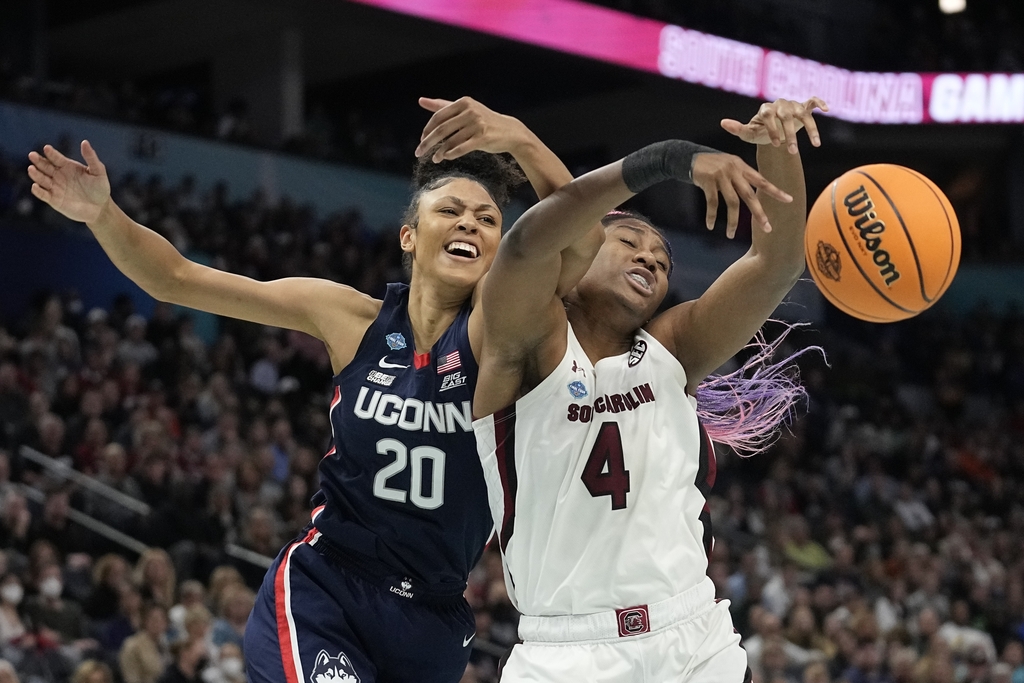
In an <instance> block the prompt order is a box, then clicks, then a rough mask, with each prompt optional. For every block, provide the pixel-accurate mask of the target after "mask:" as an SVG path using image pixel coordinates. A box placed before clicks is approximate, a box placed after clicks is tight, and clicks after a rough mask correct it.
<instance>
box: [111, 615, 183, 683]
mask: <svg viewBox="0 0 1024 683" xmlns="http://www.w3.org/2000/svg"><path fill="white" fill-rule="evenodd" d="M118 661H119V662H120V665H121V675H122V676H123V677H124V683H156V681H157V680H158V679H159V678H160V676H161V675H162V674H163V672H164V670H165V669H166V668H167V666H168V663H169V662H170V650H169V649H168V645H167V610H166V609H165V608H164V607H163V606H162V605H160V604H157V603H150V604H149V605H147V606H146V607H145V608H144V610H143V621H142V629H141V630H140V631H139V632H138V633H136V634H135V635H133V636H132V637H131V638H128V640H126V641H124V645H123V646H121V652H120V655H119V656H118Z"/></svg>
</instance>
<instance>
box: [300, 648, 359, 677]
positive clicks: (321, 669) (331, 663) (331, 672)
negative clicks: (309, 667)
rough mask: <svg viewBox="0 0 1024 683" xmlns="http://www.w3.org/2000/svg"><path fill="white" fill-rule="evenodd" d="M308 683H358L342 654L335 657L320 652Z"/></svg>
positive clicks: (324, 651)
mask: <svg viewBox="0 0 1024 683" xmlns="http://www.w3.org/2000/svg"><path fill="white" fill-rule="evenodd" d="M309 681H310V683H359V676H357V675H356V670H355V667H353V666H352V662H351V660H349V658H348V656H347V655H346V654H345V653H344V652H339V653H338V656H337V657H332V656H330V655H329V654H327V650H320V654H318V655H317V656H316V661H315V662H314V663H313V673H311V674H309Z"/></svg>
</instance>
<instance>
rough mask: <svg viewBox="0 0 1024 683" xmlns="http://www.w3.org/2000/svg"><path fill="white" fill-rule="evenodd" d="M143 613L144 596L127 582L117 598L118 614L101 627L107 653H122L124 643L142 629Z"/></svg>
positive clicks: (103, 643) (101, 637) (101, 640)
mask: <svg viewBox="0 0 1024 683" xmlns="http://www.w3.org/2000/svg"><path fill="white" fill-rule="evenodd" d="M142 611H143V610H142V595H141V594H140V593H139V590H138V589H137V588H136V587H135V586H133V585H132V584H131V583H130V582H126V583H125V584H123V585H122V586H121V590H120V593H119V594H118V597H117V614H115V615H114V616H113V617H111V619H110V620H108V621H107V622H106V623H105V624H102V625H101V627H100V642H101V643H102V645H103V649H104V650H105V651H107V652H110V653H117V652H120V651H121V647H122V646H123V645H124V642H125V641H126V640H128V638H130V637H131V636H132V635H133V634H135V633H136V632H138V631H139V629H141V628H142V625H143V615H142Z"/></svg>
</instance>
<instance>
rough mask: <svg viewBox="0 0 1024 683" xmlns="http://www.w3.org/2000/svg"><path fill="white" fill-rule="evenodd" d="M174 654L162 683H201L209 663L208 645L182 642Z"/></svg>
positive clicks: (199, 642)
mask: <svg viewBox="0 0 1024 683" xmlns="http://www.w3.org/2000/svg"><path fill="white" fill-rule="evenodd" d="M172 652H173V654H174V661H173V662H172V663H171V664H169V665H168V666H167V667H166V669H165V670H164V672H163V675H161V676H160V678H159V681H160V683H200V682H201V681H202V680H203V679H202V674H203V670H204V669H205V668H206V665H207V663H208V660H207V652H206V643H204V642H203V641H201V640H182V641H180V642H177V643H175V644H174V646H173V647H172ZM126 683H127V681H126Z"/></svg>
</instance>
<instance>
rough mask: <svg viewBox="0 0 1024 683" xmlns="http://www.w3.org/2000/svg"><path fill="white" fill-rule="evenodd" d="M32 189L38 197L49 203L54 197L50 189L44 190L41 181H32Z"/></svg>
mask: <svg viewBox="0 0 1024 683" xmlns="http://www.w3.org/2000/svg"><path fill="white" fill-rule="evenodd" d="M31 191H32V194H33V195H34V196H35V197H36V198H37V199H41V200H43V201H44V202H46V203H47V204H49V203H50V200H51V199H52V196H51V195H50V191H49V190H44V189H43V188H42V187H40V185H39V183H32V187H31Z"/></svg>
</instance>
